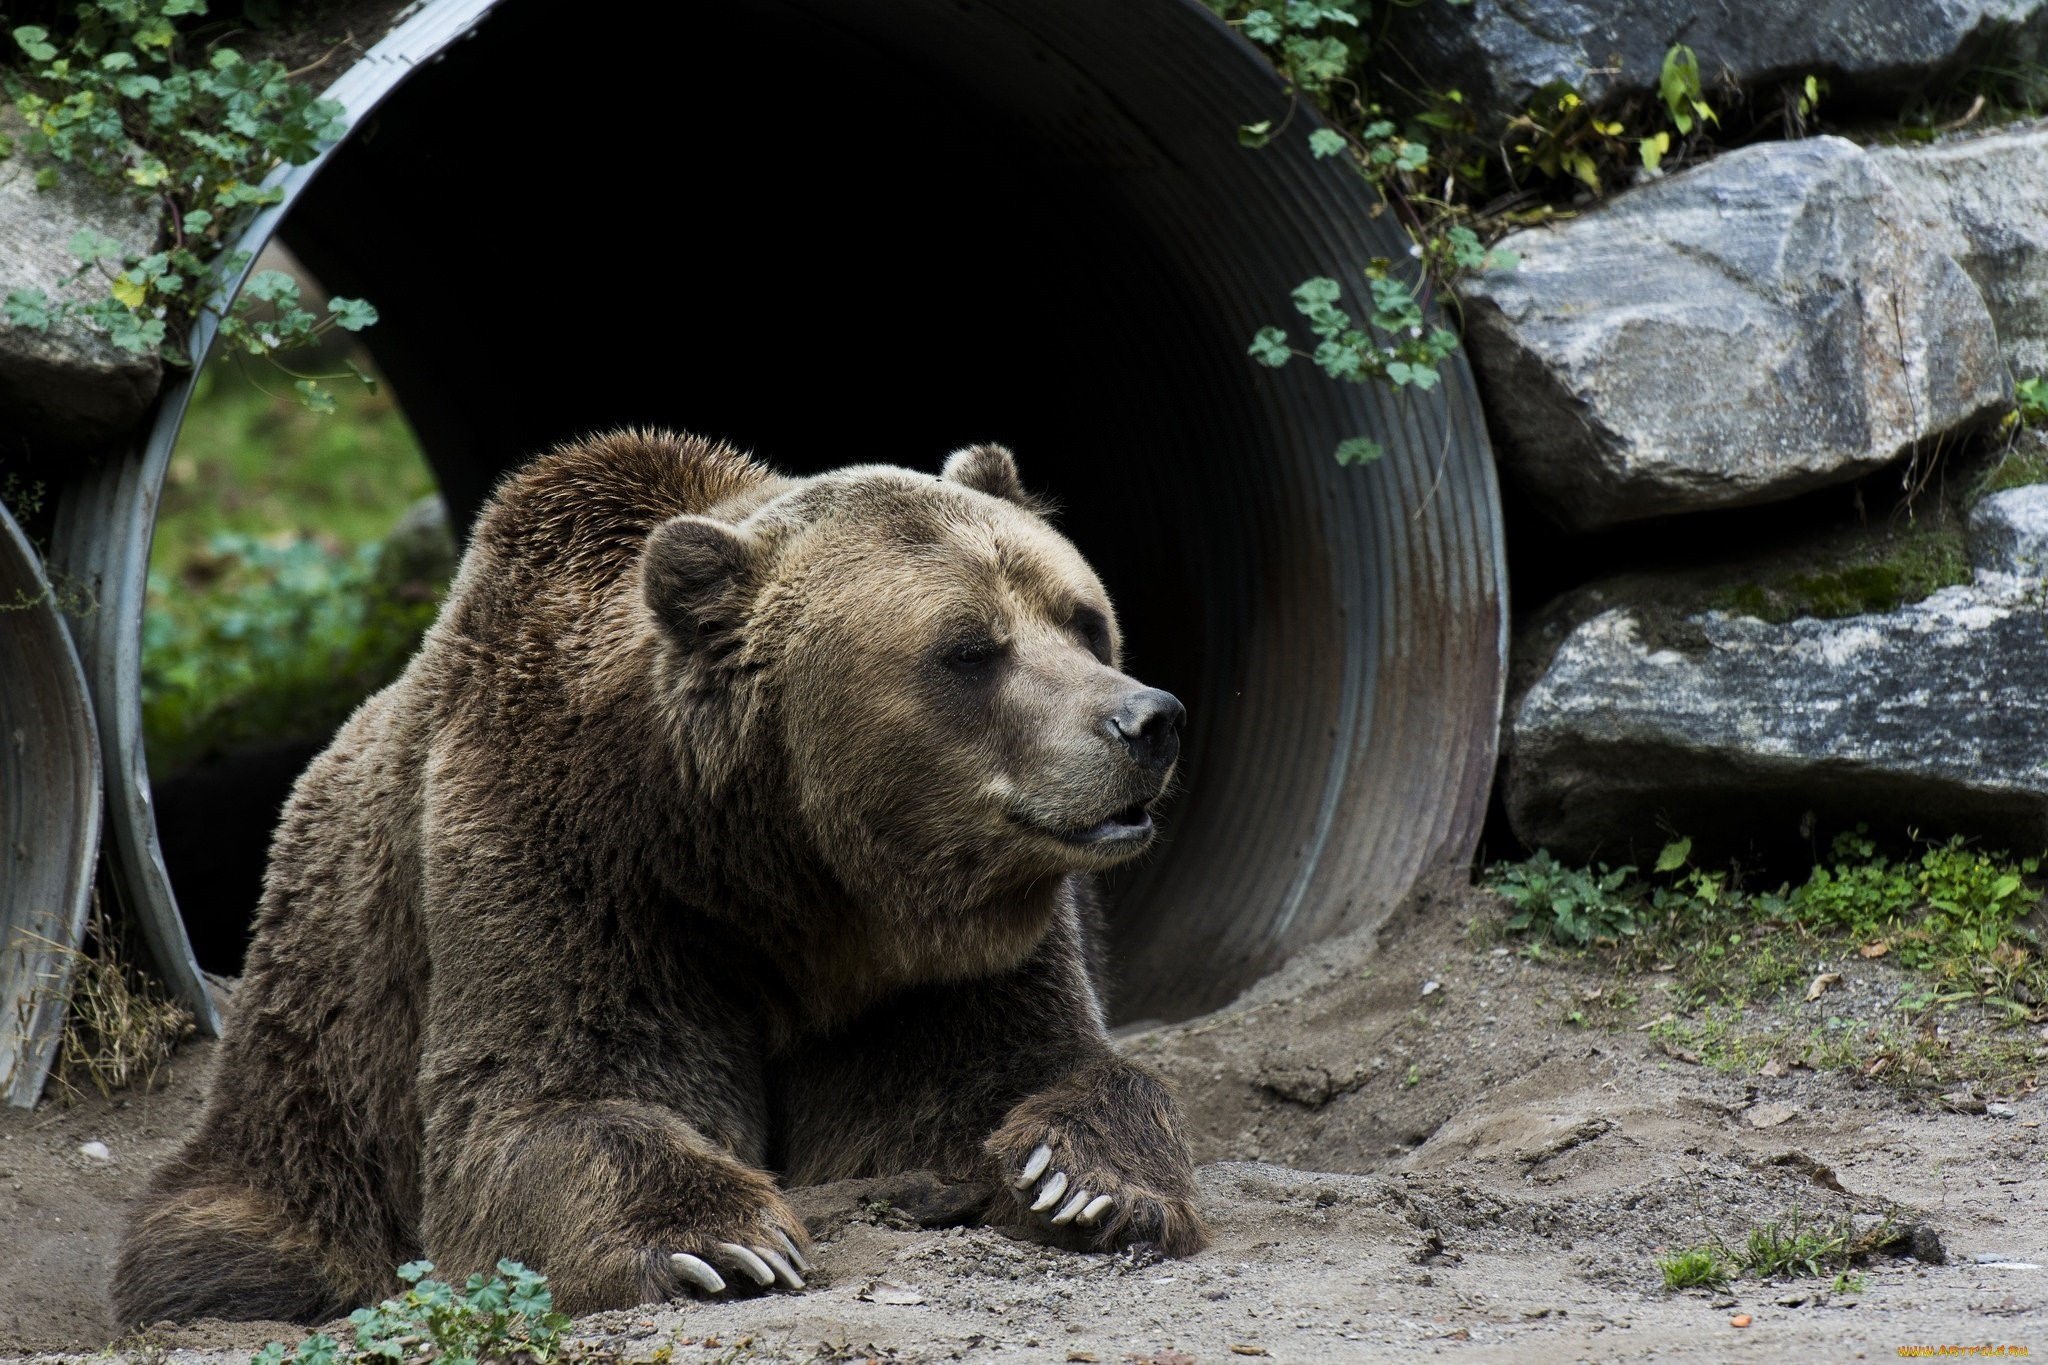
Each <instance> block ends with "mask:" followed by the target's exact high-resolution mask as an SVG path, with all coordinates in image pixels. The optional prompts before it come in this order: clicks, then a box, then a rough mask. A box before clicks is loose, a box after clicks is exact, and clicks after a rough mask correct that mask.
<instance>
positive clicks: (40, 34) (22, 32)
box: [14, 24, 57, 62]
mask: <svg viewBox="0 0 2048 1365" xmlns="http://www.w3.org/2000/svg"><path fill="white" fill-rule="evenodd" d="M49 37H50V31H49V30H48V29H46V28H43V27H41V26H39V25H36V24H23V25H22V26H21V27H20V28H18V29H16V30H14V41H15V43H16V44H17V45H18V46H19V47H20V48H21V50H22V51H23V52H26V53H27V54H28V56H29V60H30V61H36V62H47V61H49V60H50V59H51V58H52V57H55V56H56V55H57V49H56V48H55V47H53V46H51V44H50V42H49Z"/></svg>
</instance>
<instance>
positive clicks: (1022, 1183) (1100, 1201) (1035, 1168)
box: [1012, 1142, 1116, 1228]
mask: <svg viewBox="0 0 2048 1365" xmlns="http://www.w3.org/2000/svg"><path fill="white" fill-rule="evenodd" d="M1051 1164H1052V1148H1050V1147H1048V1146H1046V1145H1045V1144H1044V1143H1042V1142H1041V1143H1040V1144H1039V1145H1038V1146H1037V1147H1036V1148H1035V1149H1033V1151H1032V1153H1031V1155H1030V1157H1029V1158H1028V1159H1026V1161H1025V1162H1024V1169H1023V1170H1022V1171H1020V1172H1018V1174H1017V1178H1016V1180H1015V1181H1013V1182H1012V1184H1013V1185H1014V1186H1015V1188H1017V1189H1018V1190H1026V1189H1029V1188H1030V1187H1031V1184H1032V1182H1033V1181H1036V1180H1038V1179H1039V1177H1040V1176H1044V1177H1045V1179H1044V1180H1043V1181H1042V1182H1041V1183H1040V1184H1039V1186H1038V1189H1037V1191H1036V1193H1037V1198H1035V1199H1032V1201H1031V1204H1030V1208H1031V1212H1033V1213H1045V1212H1046V1211H1047V1210H1049V1209H1052V1208H1054V1207H1055V1206H1057V1207H1058V1209H1059V1212H1057V1213H1055V1214H1053V1215H1052V1217H1051V1218H1050V1219H1049V1220H1048V1221H1050V1222H1051V1223H1052V1225H1053V1226H1054V1227H1065V1226H1067V1225H1068V1224H1069V1223H1071V1224H1073V1225H1074V1226H1076V1227H1084V1228H1085V1227H1093V1226H1094V1225H1095V1224H1096V1223H1098V1222H1100V1221H1101V1220H1102V1215H1103V1214H1105V1213H1107V1212H1109V1210H1110V1208H1111V1207H1112V1206H1114V1205H1115V1203H1116V1200H1115V1199H1114V1198H1112V1197H1111V1196H1109V1195H1106V1194H1090V1193H1089V1192H1088V1191H1087V1190H1084V1189H1078V1188H1077V1189H1076V1190H1075V1191H1074V1193H1073V1195H1072V1196H1071V1197H1070V1198H1068V1199H1067V1201H1066V1203H1064V1204H1061V1203H1060V1199H1061V1197H1062V1196H1064V1195H1066V1194H1067V1186H1068V1185H1069V1184H1070V1183H1071V1182H1069V1181H1068V1179H1067V1173H1066V1172H1065V1171H1054V1172H1052V1173H1051V1174H1050V1175H1046V1171H1045V1168H1046V1167H1047V1166H1050V1165H1051ZM1025 1197H1027V1198H1028V1197H1029V1196H1025Z"/></svg>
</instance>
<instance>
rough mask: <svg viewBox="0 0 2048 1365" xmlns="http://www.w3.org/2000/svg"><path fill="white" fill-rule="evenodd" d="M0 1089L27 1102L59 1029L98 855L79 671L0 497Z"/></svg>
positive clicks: (95, 798)
mask: <svg viewBox="0 0 2048 1365" xmlns="http://www.w3.org/2000/svg"><path fill="white" fill-rule="evenodd" d="M10 637H11V647H9V648H5V649H0V654H4V656H5V657H6V658H7V660H8V663H7V666H6V667H5V668H0V745H4V746H5V747H6V752H7V756H6V759H5V761H0V837H4V838H5V839H6V846H5V847H4V848H0V859H4V860H5V868H6V871H5V874H4V875H0V1091H4V1092H5V1094H6V1097H7V1102H8V1103H9V1104H12V1105H15V1106H18V1107H20V1108H24V1109H26V1108H31V1107H33V1106H34V1105H35V1102H36V1099H37V1097H38V1096H40V1095H41V1094H42V1092H43V1082H44V1080H45V1079H46V1078H47V1077H48V1076H49V1073H50V1066H51V1063H52V1062H53V1061H54V1060H55V1058H56V1053H57V1043H58V1039H59V1038H60V1037H61V1035H62V1033H63V1028H64V1014H65V1010H66V1008H67V998H68V996H69V994H70V985H71V974H72V971H73V969H74V967H75V966H76V965H77V955H76V950H77V949H78V947H79V944H80V943H81V942H82V940H83V938H84V935H85V922H86V916H87V913H88V912H89V910H90V909H91V906H92V887H93V875H92V874H93V866H94V864H95V863H96V862H97V861H98V858H99V848H100V823H101V810H102V807H101V800H100V798H101V786H100V751H99V741H98V736H97V727H96V726H95V723H94V719H93V708H92V701H91V698H90V697H89V696H88V695H87V693H86V687H85V670H84V668H83V667H82V666H81V665H80V664H79V661H78V651H77V650H76V649H74V648H73V647H72V643H71V635H70V632H69V631H67V630H66V629H65V628H64V622H63V619H62V618H61V617H60V616H59V615H58V614H57V608H56V605H55V599H54V596H53V594H52V592H51V590H50V581H49V578H48V577H47V576H46V575H45V574H44V572H43V569H42V564H41V562H40V561H39V560H38V559H37V557H36V552H35V548H34V547H33V546H32V545H30V544H29V541H28V537H26V536H25V535H23V534H22V532H21V528H20V527H19V526H17V525H16V524H15V522H14V518H13V517H12V516H10V515H9V514H8V512H7V509H6V508H5V507H0V640H5V639H9V638H10Z"/></svg>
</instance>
